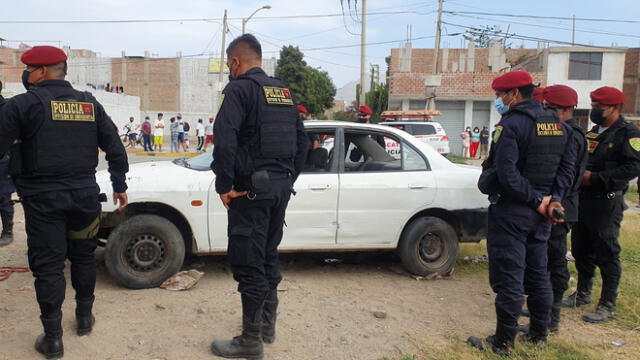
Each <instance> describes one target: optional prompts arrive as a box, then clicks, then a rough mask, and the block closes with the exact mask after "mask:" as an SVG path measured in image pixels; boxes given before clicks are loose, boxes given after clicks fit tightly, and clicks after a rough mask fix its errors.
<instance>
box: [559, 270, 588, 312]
mask: <svg viewBox="0 0 640 360" xmlns="http://www.w3.org/2000/svg"><path fill="white" fill-rule="evenodd" d="M592 287H593V278H585V277H583V276H579V275H578V288H577V289H576V292H574V293H573V294H571V295H569V297H568V298H566V299H564V300H562V307H568V308H574V307H580V306H584V305H589V304H591V288H592Z"/></svg>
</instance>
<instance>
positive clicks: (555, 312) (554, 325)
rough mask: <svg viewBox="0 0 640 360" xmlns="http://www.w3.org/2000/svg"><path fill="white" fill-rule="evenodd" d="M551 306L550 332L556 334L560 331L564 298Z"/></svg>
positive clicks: (560, 298) (560, 297)
mask: <svg viewBox="0 0 640 360" xmlns="http://www.w3.org/2000/svg"><path fill="white" fill-rule="evenodd" d="M554 299H555V298H554ZM558 299H559V300H558V301H557V302H555V303H554V304H553V305H552V306H551V316H550V317H549V332H552V333H556V332H558V331H559V330H560V309H561V308H562V296H559V297H558Z"/></svg>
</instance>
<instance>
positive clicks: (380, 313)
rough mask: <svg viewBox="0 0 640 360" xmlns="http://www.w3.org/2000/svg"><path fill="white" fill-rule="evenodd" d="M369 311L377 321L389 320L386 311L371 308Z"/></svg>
mask: <svg viewBox="0 0 640 360" xmlns="http://www.w3.org/2000/svg"><path fill="white" fill-rule="evenodd" d="M369 311H370V312H371V314H373V316H374V317H375V318H376V319H386V318H387V312H386V311H384V310H379V309H376V308H371V309H369Z"/></svg>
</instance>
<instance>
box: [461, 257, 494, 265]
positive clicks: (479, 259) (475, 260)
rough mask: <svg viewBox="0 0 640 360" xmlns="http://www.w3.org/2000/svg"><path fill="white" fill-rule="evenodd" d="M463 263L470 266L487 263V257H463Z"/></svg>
mask: <svg viewBox="0 0 640 360" xmlns="http://www.w3.org/2000/svg"><path fill="white" fill-rule="evenodd" d="M463 261H464V262H466V263H470V264H481V263H486V262H488V261H489V257H488V256H487V255H476V256H465V257H464V259H463Z"/></svg>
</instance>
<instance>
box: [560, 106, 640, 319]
mask: <svg viewBox="0 0 640 360" xmlns="http://www.w3.org/2000/svg"><path fill="white" fill-rule="evenodd" d="M600 130H601V129H600V126H597V125H596V126H595V127H593V128H592V129H591V131H589V132H588V133H587V134H586V135H585V137H586V139H587V148H588V152H589V156H588V160H587V170H589V171H591V186H583V187H582V188H581V192H580V211H579V217H578V223H577V224H576V226H575V227H574V228H573V232H572V236H571V252H572V254H573V256H574V257H575V259H576V268H577V269H578V291H577V293H578V296H581V297H588V296H589V295H590V294H591V287H592V285H593V277H594V276H595V269H596V266H598V267H599V268H600V273H601V274H602V294H601V296H600V305H602V306H605V307H607V308H608V309H609V310H612V311H615V303H616V298H617V291H618V283H619V281H620V275H621V271H622V269H621V267H620V244H619V243H618V234H619V232H620V223H621V222H622V215H623V207H624V193H625V192H626V190H627V189H628V187H629V181H631V180H632V179H633V178H635V177H636V176H638V174H639V173H640V130H639V129H638V128H637V127H636V126H634V125H632V124H630V123H628V122H626V121H625V120H624V118H622V117H620V119H619V120H618V121H616V122H615V123H614V124H613V125H611V127H609V128H608V129H606V130H604V132H602V133H600Z"/></svg>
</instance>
